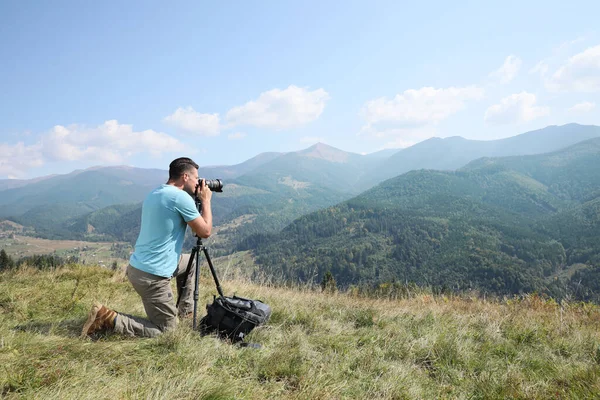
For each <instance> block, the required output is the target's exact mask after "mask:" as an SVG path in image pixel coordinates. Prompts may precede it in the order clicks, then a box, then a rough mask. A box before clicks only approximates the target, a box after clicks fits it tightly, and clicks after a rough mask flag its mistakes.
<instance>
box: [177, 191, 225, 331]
mask: <svg viewBox="0 0 600 400" xmlns="http://www.w3.org/2000/svg"><path fill="white" fill-rule="evenodd" d="M195 201H196V208H197V209H198V212H200V210H201V208H202V207H201V203H200V200H199V199H198V198H197V197H196V199H195ZM196 238H197V239H196V244H195V245H194V247H192V253H191V254H190V259H189V260H188V265H187V269H186V270H185V273H184V274H182V275H181V276H182V277H183V278H185V283H184V284H183V285H182V286H181V290H180V291H179V292H178V293H177V305H176V307H177V308H179V302H180V301H181V298H182V296H181V295H182V294H183V292H184V291H186V289H187V285H188V284H189V281H188V277H189V275H190V271H191V270H192V265H193V263H194V262H196V273H195V274H194V275H195V276H194V314H193V318H194V321H193V325H192V326H193V329H194V330H196V316H197V310H198V298H199V292H198V282H199V281H200V251H202V252H203V253H204V257H206V261H208V266H209V268H210V273H211V274H212V276H213V279H214V280H215V284H216V285H217V292H219V295H220V296H223V290H222V289H221V284H220V283H219V278H218V277H217V273H216V272H215V268H214V267H213V263H212V261H211V259H210V256H209V255H208V249H207V248H206V246H205V245H204V243H202V238H201V237H200V236H198V235H196ZM177 279H179V277H177Z"/></svg>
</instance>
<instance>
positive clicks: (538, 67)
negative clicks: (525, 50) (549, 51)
mask: <svg viewBox="0 0 600 400" xmlns="http://www.w3.org/2000/svg"><path fill="white" fill-rule="evenodd" d="M549 68H550V67H549V66H548V63H547V62H546V61H543V60H542V61H540V62H538V63H537V64H535V66H534V67H533V68H531V69H530V70H529V73H530V74H539V75H540V76H541V77H542V78H544V77H545V76H546V74H547V73H548V69H549Z"/></svg>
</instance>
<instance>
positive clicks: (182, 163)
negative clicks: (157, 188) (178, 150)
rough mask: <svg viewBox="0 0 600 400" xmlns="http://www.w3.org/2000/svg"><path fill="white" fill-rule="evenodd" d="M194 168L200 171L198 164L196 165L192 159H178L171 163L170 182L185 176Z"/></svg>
mask: <svg viewBox="0 0 600 400" xmlns="http://www.w3.org/2000/svg"><path fill="white" fill-rule="evenodd" d="M192 168H195V169H198V164H196V163H195V162H194V160H192V159H191V158H187V157H180V158H176V159H175V160H173V161H171V164H169V180H170V181H174V180H176V179H179V178H180V177H181V176H182V175H183V174H185V173H186V172H188V171H189V170H191V169H192Z"/></svg>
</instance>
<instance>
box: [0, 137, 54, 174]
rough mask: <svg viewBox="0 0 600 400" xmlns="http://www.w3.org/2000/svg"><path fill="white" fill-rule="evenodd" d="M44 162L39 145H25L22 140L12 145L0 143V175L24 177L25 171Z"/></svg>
mask: <svg viewBox="0 0 600 400" xmlns="http://www.w3.org/2000/svg"><path fill="white" fill-rule="evenodd" d="M43 164H44V160H43V158H42V154H41V152H40V146H39V145H37V144H36V145H31V146H27V145H25V144H24V143H23V142H19V143H17V144H14V145H8V144H5V143H0V176H8V177H9V178H11V179H13V178H24V177H26V171H28V170H29V169H31V168H35V167H39V166H42V165H43Z"/></svg>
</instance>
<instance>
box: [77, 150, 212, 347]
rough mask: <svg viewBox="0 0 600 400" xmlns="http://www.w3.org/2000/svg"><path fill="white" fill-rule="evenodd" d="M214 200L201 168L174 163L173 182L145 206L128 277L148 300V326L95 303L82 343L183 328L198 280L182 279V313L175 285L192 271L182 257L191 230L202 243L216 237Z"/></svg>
mask: <svg viewBox="0 0 600 400" xmlns="http://www.w3.org/2000/svg"><path fill="white" fill-rule="evenodd" d="M197 191H198V192H197ZM196 194H198V197H199V198H200V200H201V202H202V213H201V214H200V213H199V212H198V209H197V208H196V203H195V202H194V199H193V197H194V196H195V195H196ZM211 197H212V192H211V191H210V189H209V188H208V187H206V186H205V182H204V179H203V180H202V182H201V183H200V185H198V164H196V163H195V162H194V161H192V160H191V159H189V158H185V157H182V158H178V159H176V160H174V161H173V162H171V164H170V165H169V181H168V182H167V183H166V184H163V185H161V186H160V187H158V188H157V189H155V190H154V191H153V192H151V193H150V194H149V195H148V196H147V197H146V199H145V200H144V203H143V205H142V224H141V228H140V234H139V236H138V239H137V242H136V244H135V251H134V253H133V254H132V255H131V258H130V260H129V266H128V267H127V277H128V278H129V282H131V284H132V285H133V287H134V289H135V291H136V292H137V293H138V294H139V295H140V297H141V298H142V302H143V304H144V309H145V310H146V314H147V315H148V320H147V319H143V318H138V317H133V316H130V315H126V314H122V313H117V312H116V311H113V310H111V309H108V308H106V307H105V306H103V305H102V304H99V303H95V304H94V305H93V306H92V309H91V310H90V312H89V315H88V319H87V321H86V323H85V324H84V326H83V329H82V332H81V335H82V337H85V336H87V335H90V334H93V333H96V332H101V331H109V332H117V333H120V334H123V335H127V336H140V337H156V336H158V335H160V334H162V333H163V332H165V331H167V330H169V329H173V328H174V327H175V326H177V317H178V314H179V316H180V317H182V316H186V314H189V313H190V306H191V304H192V302H191V295H192V293H191V285H186V281H189V280H190V279H189V278H191V277H193V276H194V271H190V274H189V275H188V276H187V277H186V276H182V277H178V279H177V291H178V293H180V295H181V298H182V300H181V302H180V305H179V310H177V308H176V306H175V300H174V298H173V291H172V290H171V283H170V281H171V278H172V277H173V276H174V275H178V274H182V273H183V272H185V270H186V267H187V260H188V259H189V255H188V256H187V257H186V256H183V257H182V256H181V249H182V247H183V239H184V236H185V230H186V228H187V226H188V225H189V226H190V228H191V229H192V231H193V232H194V233H195V234H196V235H197V236H199V237H201V238H207V237H209V236H210V234H211V230H212V211H211V206H210V200H211ZM196 267H197V266H196ZM192 269H193V268H192ZM181 278H183V279H181ZM185 286H187V287H186V290H183V288H184V287H185ZM182 290H183V293H182V292H181V291H182Z"/></svg>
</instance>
